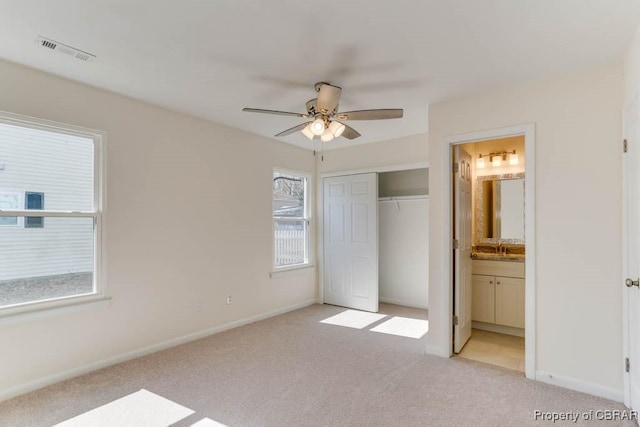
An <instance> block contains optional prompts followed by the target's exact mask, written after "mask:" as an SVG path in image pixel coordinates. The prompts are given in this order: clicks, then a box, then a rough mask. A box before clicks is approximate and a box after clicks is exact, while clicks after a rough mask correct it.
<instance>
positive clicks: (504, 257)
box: [471, 252, 524, 262]
mask: <svg viewBox="0 0 640 427" xmlns="http://www.w3.org/2000/svg"><path fill="white" fill-rule="evenodd" d="M471 258H472V259H479V260H491V261H511V262H524V254H496V253H488V252H471Z"/></svg>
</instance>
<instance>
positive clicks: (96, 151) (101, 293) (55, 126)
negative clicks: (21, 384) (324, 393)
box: [0, 111, 109, 319]
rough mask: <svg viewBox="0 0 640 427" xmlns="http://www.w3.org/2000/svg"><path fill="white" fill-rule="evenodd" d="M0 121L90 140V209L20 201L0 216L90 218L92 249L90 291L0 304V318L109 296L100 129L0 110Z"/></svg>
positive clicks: (103, 144)
mask: <svg viewBox="0 0 640 427" xmlns="http://www.w3.org/2000/svg"><path fill="white" fill-rule="evenodd" d="M0 123H3V124H8V125H13V126H19V127H24V128H29V129H38V130H44V131H48V132H55V133H62V134H66V135H73V136H79V137H83V138H88V139H91V140H92V141H93V209H92V210H90V211H74V210H70V211H60V210H49V209H43V210H31V209H30V210H27V209H24V203H23V204H22V205H21V209H16V210H0V217H7V216H8V217H13V216H17V217H18V218H19V219H20V217H54V218H55V217H57V218H92V219H93V223H94V227H93V233H94V238H93V242H94V248H93V289H94V292H93V293H91V294H83V295H70V296H65V297H57V298H51V299H45V300H39V301H31V302H24V303H20V304H15V305H10V306H5V307H0V319H1V318H4V317H8V316H14V315H16V314H22V313H31V312H35V311H42V310H48V309H58V308H61V307H64V306H74V305H77V304H84V303H95V302H98V301H103V300H107V299H109V298H108V297H107V293H106V273H105V270H106V254H105V251H104V247H105V228H106V227H105V221H104V215H105V207H106V176H105V173H106V158H105V154H106V134H105V133H104V132H102V131H98V130H94V129H88V128H83V127H79V126H74V125H69V124H65V123H59V122H54V121H50V120H44V119H37V118H33V117H28V116H23V115H20V114H13V113H9V112H5V111H0Z"/></svg>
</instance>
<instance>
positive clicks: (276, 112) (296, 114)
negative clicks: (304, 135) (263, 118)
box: [242, 107, 309, 119]
mask: <svg viewBox="0 0 640 427" xmlns="http://www.w3.org/2000/svg"><path fill="white" fill-rule="evenodd" d="M242 111H246V112H248V113H264V114H276V115H278V116H292V117H301V118H303V119H306V118H308V117H309V115H307V114H301V113H290V112H288V111H277V110H263V109H261V108H246V107H245V108H243V109H242Z"/></svg>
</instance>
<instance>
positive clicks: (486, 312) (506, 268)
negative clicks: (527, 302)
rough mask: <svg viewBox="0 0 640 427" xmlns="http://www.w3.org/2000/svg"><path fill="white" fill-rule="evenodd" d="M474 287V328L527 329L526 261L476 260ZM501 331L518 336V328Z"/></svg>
mask: <svg viewBox="0 0 640 427" xmlns="http://www.w3.org/2000/svg"><path fill="white" fill-rule="evenodd" d="M471 289H472V297H471V300H472V306H471V319H472V320H473V321H474V327H477V328H479V329H492V328H490V327H485V328H483V327H482V326H483V325H484V326H488V325H500V326H504V327H508V328H518V329H523V328H524V262H519V261H500V260H478V259H474V260H473V261H472V279H471ZM475 322H480V323H478V324H475ZM485 324H486V325H485ZM496 332H498V331H497V330H496ZM500 332H505V333H509V332H511V333H514V334H517V335H519V333H517V331H509V330H502V331H500Z"/></svg>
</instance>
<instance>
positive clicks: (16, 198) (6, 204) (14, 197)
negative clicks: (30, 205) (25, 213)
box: [0, 191, 22, 227]
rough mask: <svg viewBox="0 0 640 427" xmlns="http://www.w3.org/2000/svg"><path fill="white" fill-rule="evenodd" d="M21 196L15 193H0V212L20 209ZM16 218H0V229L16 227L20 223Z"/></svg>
mask: <svg viewBox="0 0 640 427" xmlns="http://www.w3.org/2000/svg"><path fill="white" fill-rule="evenodd" d="M21 200H22V199H21V195H20V193H18V192H15V191H0V211H13V210H17V209H20V205H21V204H22V203H21ZM20 219H22V218H18V217H17V216H0V227H18V226H21V225H22V224H21V221H20Z"/></svg>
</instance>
